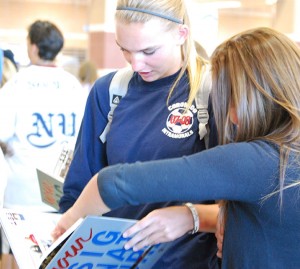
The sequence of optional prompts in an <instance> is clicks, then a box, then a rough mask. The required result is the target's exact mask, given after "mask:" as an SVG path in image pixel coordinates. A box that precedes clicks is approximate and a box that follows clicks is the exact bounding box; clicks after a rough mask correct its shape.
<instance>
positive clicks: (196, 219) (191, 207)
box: [184, 203, 200, 234]
mask: <svg viewBox="0 0 300 269" xmlns="http://www.w3.org/2000/svg"><path fill="white" fill-rule="evenodd" d="M184 205H185V206H186V207H187V208H188V209H189V210H190V211H191V213H192V216H193V221H194V228H193V230H191V231H190V232H189V234H195V233H197V232H198V231H199V226H200V221H199V215H198V212H197V209H196V208H195V207H194V205H193V204H192V203H185V204H184Z"/></svg>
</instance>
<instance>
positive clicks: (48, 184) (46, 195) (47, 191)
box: [36, 168, 64, 211]
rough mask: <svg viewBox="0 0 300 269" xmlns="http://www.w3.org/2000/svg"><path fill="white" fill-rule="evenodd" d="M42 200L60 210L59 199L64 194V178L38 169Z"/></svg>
mask: <svg viewBox="0 0 300 269" xmlns="http://www.w3.org/2000/svg"><path fill="white" fill-rule="evenodd" d="M36 172H37V176H38V180H39V186H40V192H41V197H42V201H43V202H44V203H45V204H47V205H50V206H52V207H53V208H54V209H55V210H57V211H58V210H59V200H60V198H61V196H62V195H63V184H64V178H62V177H60V176H55V175H54V174H50V173H47V172H45V171H42V170H40V169H38V168H37V169H36Z"/></svg>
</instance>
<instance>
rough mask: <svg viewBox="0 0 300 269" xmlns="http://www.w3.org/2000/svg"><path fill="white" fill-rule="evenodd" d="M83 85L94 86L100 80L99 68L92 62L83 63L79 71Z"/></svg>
mask: <svg viewBox="0 0 300 269" xmlns="http://www.w3.org/2000/svg"><path fill="white" fill-rule="evenodd" d="M78 77H79V79H80V81H81V83H88V84H93V83H94V82H95V81H96V79H97V78H98V74H97V67H96V66H95V65H94V64H93V63H92V62H90V61H85V62H83V63H82V64H81V65H80V67H79V71H78Z"/></svg>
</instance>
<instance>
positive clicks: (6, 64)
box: [0, 57, 18, 88]
mask: <svg viewBox="0 0 300 269" xmlns="http://www.w3.org/2000/svg"><path fill="white" fill-rule="evenodd" d="M17 71H18V70H17V68H16V67H15V65H14V64H13V63H12V61H11V60H10V59H8V58H6V57H4V58H3V69H2V80H1V83H0V88H2V87H3V86H4V84H5V83H6V82H7V81H8V80H10V78H11V77H12V76H13V75H14V74H16V73H17Z"/></svg>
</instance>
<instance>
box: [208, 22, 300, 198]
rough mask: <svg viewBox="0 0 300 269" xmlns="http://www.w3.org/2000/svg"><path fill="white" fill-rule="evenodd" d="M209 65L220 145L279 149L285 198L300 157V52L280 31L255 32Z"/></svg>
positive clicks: (226, 45) (220, 50) (220, 51)
mask: <svg viewBox="0 0 300 269" xmlns="http://www.w3.org/2000/svg"><path fill="white" fill-rule="evenodd" d="M211 65H212V80H213V86H212V100H213V108H214V114H215V119H216V124H217V129H218V134H219V143H220V144H226V143H230V142H241V141H251V140H255V139H265V140H268V141H270V142H272V143H275V144H276V145H278V147H279V151H280V188H279V191H278V192H280V194H281V195H280V197H282V191H283V190H284V189H285V188H288V187H289V186H285V187H284V179H285V171H286V167H287V162H288V158H289V155H290V153H291V152H294V153H295V154H296V156H299V155H300V143H299V140H300V77H299V74H300V49H299V47H298V46H297V45H296V44H295V43H294V42H292V41H291V40H290V39H289V38H288V37H286V36H285V35H284V34H282V33H280V32H277V31H275V30H273V29H270V28H264V27H262V28H255V29H251V30H248V31H245V32H242V33H240V34H237V35H235V36H233V37H232V38H230V39H229V40H227V41H225V42H223V43H222V44H221V45H219V46H218V47H217V48H216V49H215V51H214V53H213V54H212V56H211ZM232 107H233V108H234V109H235V110H236V113H237V118H238V127H237V128H236V126H235V125H234V124H233V123H232V122H231V120H230V115H229V110H230V108H232ZM299 184H300V181H298V182H297V183H296V184H294V185H299Z"/></svg>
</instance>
